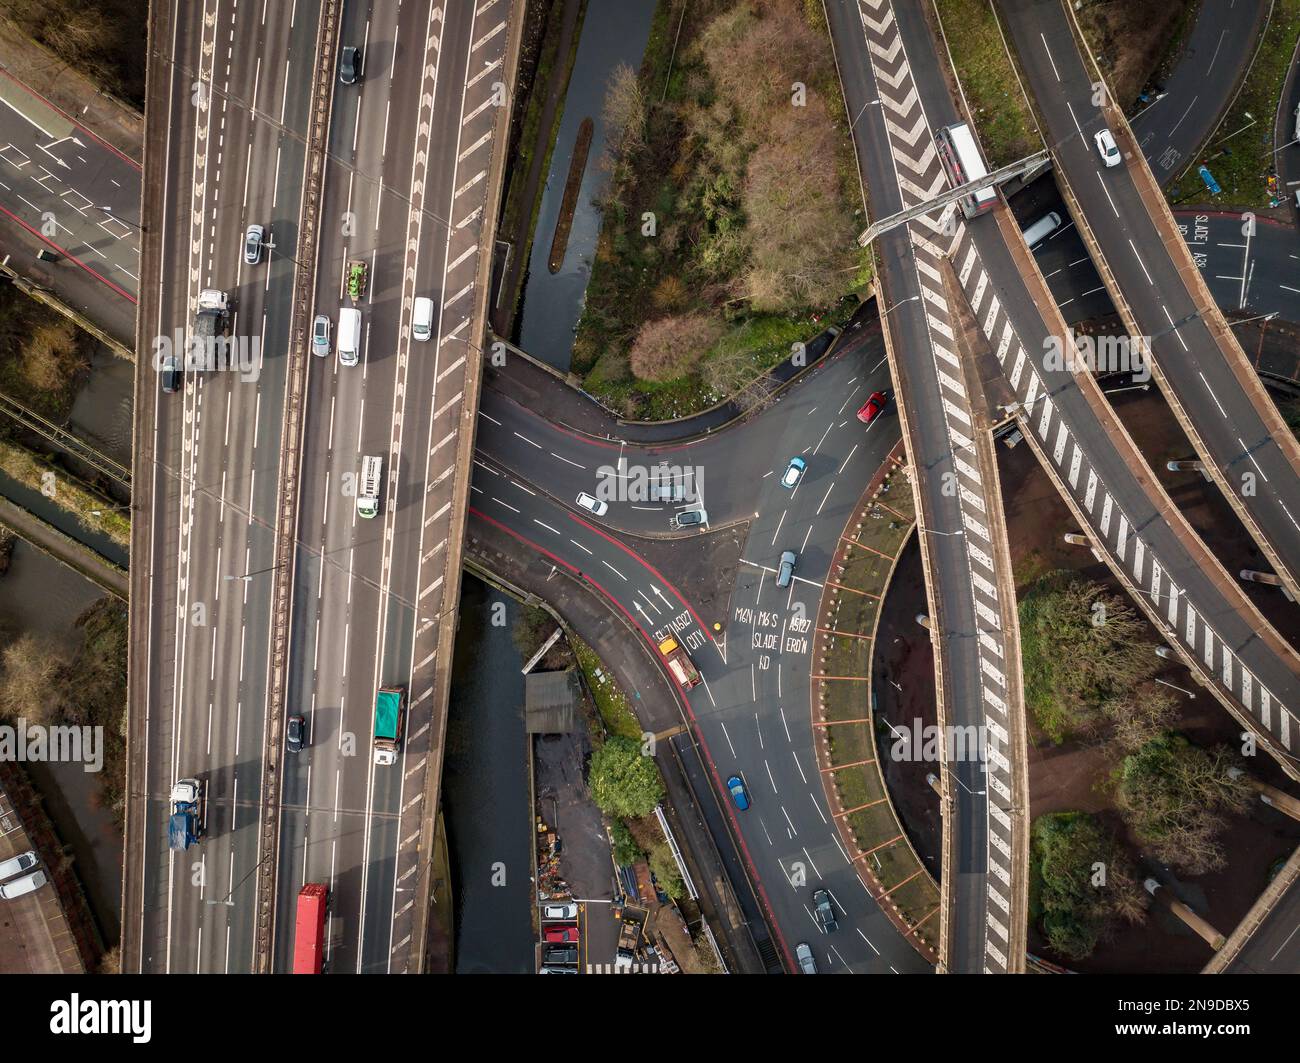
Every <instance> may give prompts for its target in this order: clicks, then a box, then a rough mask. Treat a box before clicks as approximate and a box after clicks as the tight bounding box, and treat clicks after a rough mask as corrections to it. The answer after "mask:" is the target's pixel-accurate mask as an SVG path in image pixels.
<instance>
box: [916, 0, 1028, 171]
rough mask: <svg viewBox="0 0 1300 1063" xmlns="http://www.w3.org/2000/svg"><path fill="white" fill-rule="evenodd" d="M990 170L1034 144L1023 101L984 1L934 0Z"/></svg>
mask: <svg viewBox="0 0 1300 1063" xmlns="http://www.w3.org/2000/svg"><path fill="white" fill-rule="evenodd" d="M935 8H936V9H937V11H938V13H939V20H940V22H941V23H942V25H943V32H944V36H945V37H946V39H947V41H948V50H949V52H951V53H952V61H953V65H954V66H955V67H956V69H957V78H958V80H959V81H960V82H961V85H962V90H963V91H964V92H965V94H966V102H967V103H968V104H969V106H970V109H971V116H972V117H973V118H974V120H975V126H976V129H977V130H978V132H979V138H980V143H981V144H982V145H983V147H984V152H985V154H986V155H988V162H989V168H990V169H997V168H998V167H999V166H1006V165H1007V164H1008V163H1012V162H1015V161H1016V160H1017V159H1023V158H1024V157H1025V156H1026V155H1030V154H1032V153H1033V152H1035V151H1037V150H1038V149H1039V142H1038V136H1037V134H1036V133H1035V132H1034V122H1033V118H1032V117H1031V116H1030V114H1029V105H1028V104H1026V103H1025V98H1024V95H1023V94H1022V93H1021V91H1020V84H1019V82H1018V81H1017V80H1016V72H1015V70H1014V69H1013V68H1012V66H1011V60H1010V58H1009V57H1008V56H1007V51H1006V47H1005V46H1004V44H1003V41H1002V34H1001V33H1000V32H999V30H998V23H997V18H996V17H995V15H994V13H993V9H992V8H991V7H990V6H989V3H988V0H935Z"/></svg>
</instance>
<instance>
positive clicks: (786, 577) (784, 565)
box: [776, 550, 799, 587]
mask: <svg viewBox="0 0 1300 1063" xmlns="http://www.w3.org/2000/svg"><path fill="white" fill-rule="evenodd" d="M798 560H799V555H798V554H796V553H795V552H794V551H793V550H787V551H786V552H785V553H783V554H782V555H781V567H780V568H778V569H777V570H776V585H777V586H778V587H788V586H790V581H791V580H792V579H794V565H795V562H796V561H798Z"/></svg>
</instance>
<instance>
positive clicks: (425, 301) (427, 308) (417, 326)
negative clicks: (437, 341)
mask: <svg viewBox="0 0 1300 1063" xmlns="http://www.w3.org/2000/svg"><path fill="white" fill-rule="evenodd" d="M432 335H433V300H432V299H430V298H428V297H427V296H424V295H421V296H420V297H419V298H418V299H416V300H415V307H414V308H413V309H412V310H411V338H412V339H414V340H419V341H420V342H421V343H423V342H424V341H425V340H427V339H428V338H429V337H430V336H432Z"/></svg>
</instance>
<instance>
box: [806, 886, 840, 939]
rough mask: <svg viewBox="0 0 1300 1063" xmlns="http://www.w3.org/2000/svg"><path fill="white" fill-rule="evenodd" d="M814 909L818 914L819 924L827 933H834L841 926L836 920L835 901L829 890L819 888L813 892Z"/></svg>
mask: <svg viewBox="0 0 1300 1063" xmlns="http://www.w3.org/2000/svg"><path fill="white" fill-rule="evenodd" d="M813 911H814V912H815V913H816V915H817V924H818V925H819V926H820V927H821V928H822V930H823V931H825V932H826V933H827V934H833V933H835V931H837V930H838V929H839V928H840V924H839V923H838V922H836V920H835V902H834V901H832V900H831V895H830V891H829V890H818V891H817V892H816V893H814V894H813Z"/></svg>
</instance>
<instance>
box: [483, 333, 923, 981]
mask: <svg viewBox="0 0 1300 1063" xmlns="http://www.w3.org/2000/svg"><path fill="white" fill-rule="evenodd" d="M887 384H888V376H887V369H886V367H885V364H884V350H883V344H882V343H881V340H880V336H879V333H878V331H874V334H868V335H866V336H864V337H862V338H860V339H857V338H854V339H853V340H852V342H849V343H846V344H845V345H844V347H843V348H842V350H841V352H840V353H837V354H833V355H831V356H830V358H829V359H828V360H827V362H826V363H824V364H823V365H821V366H820V367H818V368H817V369H816V370H815V371H814V372H812V373H811V374H810V375H809V377H808V378H806V379H805V380H802V381H800V382H799V383H798V384H797V385H795V386H794V387H793V388H792V389H791V390H790V391H788V392H787V393H786V394H785V396H784V397H783V399H782V401H781V403H779V404H778V405H776V406H775V407H772V408H770V409H768V410H766V411H765V412H764V413H762V414H761V415H759V416H757V417H755V418H753V419H751V420H749V421H746V422H743V423H741V424H740V425H738V426H735V427H732V428H729V429H726V430H724V431H722V432H720V433H718V434H716V435H714V436H711V437H709V438H707V439H705V440H702V441H700V442H699V443H697V444H693V445H692V446H691V447H690V448H689V453H690V465H691V467H692V468H695V469H700V470H703V472H704V476H703V480H704V483H706V484H707V485H708V486H707V488H706V491H705V501H706V505H708V506H709V507H711V508H713V509H715V510H718V511H719V512H725V513H727V514H728V515H729V516H734V517H736V518H740V517H742V516H743V517H747V518H749V519H750V521H751V523H750V524H749V527H748V535H747V538H746V541H745V544H744V548H743V551H742V562H741V566H740V572H739V575H738V577H737V580H736V583H735V586H734V588H732V589H731V594H730V605H729V609H728V611H727V613H726V614H725V615H719V616H716V617H715V616H712V615H710V616H701V615H700V613H699V611H698V610H697V609H696V608H695V607H694V605H693V604H692V602H691V601H690V600H689V599H688V598H687V597H686V596H685V595H684V594H682V592H681V591H680V589H679V588H678V587H677V585H676V582H675V580H674V576H673V572H672V571H669V570H668V569H666V568H663V567H655V566H652V565H651V564H650V563H649V562H648V561H646V560H645V559H644V557H643V556H642V553H641V552H639V551H638V549H637V539H636V538H634V537H632V536H630V535H626V534H624V535H623V536H616V535H614V534H613V533H612V531H611V529H612V528H614V527H620V526H626V525H627V524H628V523H629V522H634V521H641V520H643V519H644V521H645V523H646V524H649V525H653V526H654V527H655V528H657V529H661V528H663V525H664V523H665V521H666V517H665V515H664V513H663V512H662V511H660V512H658V513H647V515H645V516H644V517H642V512H643V511H641V510H639V509H635V508H634V507H633V505H632V504H631V503H630V502H626V503H620V502H616V503H612V504H611V506H610V509H609V511H608V513H607V514H606V515H605V516H604V517H602V518H595V517H593V516H592V515H591V514H589V513H586V512H583V511H581V510H579V509H577V507H576V506H575V505H574V498H575V497H576V495H575V494H574V489H575V488H577V489H578V490H584V489H585V490H586V491H588V492H591V491H592V490H593V489H594V488H595V486H596V483H597V470H598V468H599V466H600V465H601V464H602V463H604V462H606V461H607V460H608V457H609V455H610V453H611V451H610V448H609V446H608V444H602V443H601V442H600V441H596V440H587V439H584V438H579V437H574V436H563V433H559V434H558V436H557V435H551V434H549V433H548V434H547V435H546V436H545V437H544V439H538V440H533V441H532V442H525V443H522V444H521V443H519V442H518V441H517V440H514V433H513V430H512V429H511V428H510V425H511V424H517V425H519V426H520V428H521V430H522V433H521V434H524V435H528V433H530V432H531V433H535V434H539V435H540V434H541V433H540V429H541V427H542V426H540V425H539V424H537V423H534V421H532V420H530V419H525V415H524V413H523V411H522V408H521V407H517V406H514V405H513V404H511V405H509V406H507V405H505V404H504V403H502V402H500V401H497V399H496V398H494V397H492V396H491V395H488V396H485V401H484V404H483V408H482V410H481V411H480V421H481V424H480V429H479V437H478V440H479V458H478V459H477V461H476V469H475V475H474V483H473V507H474V512H475V514H476V516H478V517H479V519H482V520H485V521H489V522H490V523H492V524H493V525H494V526H498V527H502V528H504V529H506V530H507V531H508V532H509V533H510V534H511V535H512V537H513V538H514V539H515V541H516V542H518V543H519V544H520V545H521V546H522V547H525V548H527V549H529V550H533V551H537V552H539V553H541V554H542V555H543V556H545V557H547V558H549V559H551V561H552V563H554V564H555V565H557V566H560V567H562V568H564V569H565V570H566V571H568V572H569V573H570V574H573V575H577V576H578V578H581V579H582V580H584V581H585V582H586V583H588V584H589V585H590V586H592V587H594V588H595V589H596V590H597V592H598V593H600V594H601V595H602V596H603V597H604V598H605V600H606V601H607V602H609V604H610V606H611V608H613V609H616V610H618V611H619V612H621V613H622V614H623V615H624V616H625V617H626V618H627V619H628V620H629V622H630V623H631V624H632V625H634V627H635V628H636V629H637V630H638V631H639V632H640V633H641V634H642V636H643V637H644V638H645V639H646V640H647V643H653V644H657V642H658V640H659V639H661V638H662V637H664V636H665V635H666V634H668V633H673V634H675V635H676V637H677V638H678V640H679V641H680V642H681V643H682V644H683V645H684V646H686V647H687V649H688V651H689V652H690V654H691V656H692V659H693V660H694V662H695V664H696V666H697V667H698V669H699V670H700V672H701V674H702V676H703V682H702V683H701V684H700V685H699V686H697V687H695V688H694V689H693V690H691V691H689V692H682V693H681V696H682V698H683V712H684V714H685V715H686V716H687V718H689V719H690V720H691V721H692V722H693V724H694V729H695V734H696V736H697V738H698V740H699V742H700V744H701V746H702V747H703V750H704V753H705V759H706V762H707V763H708V765H709V767H710V775H711V782H712V785H713V787H714V789H715V793H717V794H718V795H719V797H720V799H721V803H722V807H723V808H724V810H725V812H726V813H727V815H728V817H729V819H730V822H731V825H732V829H733V830H734V831H736V832H737V834H738V836H739V838H740V839H741V848H742V851H743V853H744V858H745V860H746V861H747V863H748V865H749V868H750V871H751V874H752V876H753V878H754V880H755V881H756V883H757V885H758V889H759V892H760V895H761V897H762V899H763V903H764V905H765V906H766V907H767V909H768V911H769V913H770V914H771V916H772V917H773V919H774V921H775V924H776V927H777V930H778V936H779V938H780V943H781V946H782V948H783V951H784V953H785V958H786V963H787V965H788V966H790V965H792V963H793V949H794V946H795V944H797V943H799V942H801V941H808V942H809V943H810V944H811V945H812V946H813V949H814V952H815V954H816V955H817V957H818V963H819V967H820V969H821V970H823V971H835V970H852V971H859V972H861V971H889V970H897V971H917V970H922V969H924V967H925V965H924V963H923V961H922V960H921V959H920V957H919V956H918V955H917V954H916V952H915V951H914V950H913V949H912V948H911V946H910V945H908V944H907V943H906V942H905V941H903V939H902V938H901V936H900V935H899V934H898V933H897V931H895V929H894V928H893V926H892V924H890V923H889V921H888V920H887V919H886V918H885V916H884V915H883V914H882V913H881V912H880V910H879V909H878V908H877V906H876V905H875V902H874V901H873V900H872V899H871V897H870V894H869V893H868V891H867V889H866V887H865V885H864V884H863V883H862V882H861V881H860V880H859V879H858V877H857V874H856V872H855V870H854V868H853V866H852V864H851V862H850V861H849V859H848V857H847V854H846V853H845V852H844V850H843V849H842V847H841V845H840V842H839V839H838V836H837V833H836V831H835V828H834V825H833V824H832V823H831V821H830V819H829V816H828V811H827V808H826V805H825V798H824V793H823V790H822V787H821V783H820V779H819V775H818V769H817V762H816V758H815V756H814V753H813V747H812V742H813V737H812V725H811V706H810V704H809V691H810V688H809V665H808V660H807V657H808V653H809V652H810V647H811V641H812V640H811V636H810V633H809V631H810V628H811V623H812V621H811V617H812V616H813V615H815V612H816V608H817V602H818V600H819V599H820V595H821V589H822V582H823V580H824V578H825V574H826V570H827V567H828V565H829V563H830V558H831V556H832V553H833V551H834V548H835V545H836V542H837V540H838V536H839V535H840V533H841V531H842V529H843V526H844V524H845V522H846V521H847V519H848V518H849V516H850V515H851V514H852V512H853V508H854V506H855V505H856V503H857V501H858V498H859V496H860V494H861V490H862V486H863V485H864V484H865V483H866V482H867V481H868V480H869V479H870V476H871V474H872V473H873V472H874V471H875V469H876V468H877V467H878V466H879V465H880V463H881V462H882V461H883V459H884V457H885V455H886V454H888V452H889V450H890V449H891V448H892V446H893V445H894V443H895V442H896V441H897V438H898V435H897V422H896V421H895V420H894V419H893V418H892V416H889V415H886V416H884V417H882V418H880V419H878V420H877V421H876V422H874V423H873V424H872V425H871V426H869V427H864V426H863V425H862V424H861V423H860V422H858V421H857V420H856V419H855V417H854V416H853V415H854V413H855V411H856V409H857V407H858V406H859V405H861V403H862V402H863V401H865V398H866V396H867V395H868V394H870V392H871V391H873V390H878V389H881V388H885V387H886V386H887ZM489 411H494V412H491V413H490V412H489ZM495 414H504V415H505V416H506V417H509V418H510V420H504V419H502V418H498V420H501V421H502V423H501V424H500V425H494V424H493V423H492V421H491V419H490V418H492V417H493V416H495ZM561 436H563V438H564V442H560V437H561ZM532 443H537V444H540V445H532ZM553 444H554V445H555V446H563V447H564V448H565V449H564V450H562V451H559V452H557V453H556V454H553V453H552V452H551V450H550V449H549V448H550V447H551V446H552V445H553ZM498 445H499V446H500V447H501V451H500V453H498V452H497V450H496V449H495V448H496V447H497V446H498ZM521 447H522V448H523V449H520V448H521ZM612 453H613V454H614V455H618V453H619V451H618V448H617V447H615V448H613V450H612ZM557 454H562V455H563V456H564V457H565V458H567V459H568V460H559V457H558V456H557ZM623 454H624V457H625V458H626V459H627V460H626V462H625V468H626V469H628V470H632V469H635V468H636V467H637V466H638V464H639V463H640V462H642V461H646V462H657V461H658V460H659V459H660V457H661V456H662V451H661V450H655V451H644V452H642V451H638V450H637V449H635V448H625V450H624V452H623ZM739 455H744V456H745V458H744V460H743V461H736V460H735V459H736V458H737V456H739ZM795 455H802V456H803V457H804V458H805V460H806V461H807V462H808V469H807V472H806V473H805V475H804V478H803V480H802V481H801V482H800V483H799V484H798V486H797V487H796V488H795V489H794V491H793V492H792V491H790V490H789V489H787V488H785V487H783V486H781V484H780V476H781V474H782V473H783V472H784V471H785V469H786V466H787V464H788V461H789V459H790V458H791V457H793V456H795ZM579 466H581V468H579ZM715 469H716V470H719V471H718V472H717V473H714V472H713V471H712V470H715ZM723 470H725V472H724V471H723ZM693 534H700V533H693ZM691 537H692V536H691V535H690V534H686V535H680V536H678V537H675V538H674V539H673V547H674V549H681V550H682V551H690V550H691ZM784 549H793V550H795V551H796V552H797V553H798V554H799V561H798V567H797V570H796V575H795V579H794V582H793V583H792V585H791V587H790V588H788V589H777V588H776V587H775V585H774V577H775V569H776V565H777V561H778V559H779V555H780V553H781V552H782V550H784ZM683 564H688V562H686V561H685V560H684V561H683ZM715 622H717V623H721V625H722V631H721V633H720V634H715V632H714V630H713V624H714V623H715ZM656 652H657V651H656ZM732 774H741V775H743V777H744V778H745V780H746V782H747V785H748V789H749V791H750V796H751V800H752V805H751V807H750V808H749V809H748V810H747V811H743V812H742V811H739V810H738V809H737V808H736V807H735V805H734V804H733V803H732V802H731V799H730V797H729V796H728V795H727V793H726V788H725V785H724V783H725V780H726V779H727V778H728V777H729V776H731V775H732ZM822 887H825V888H828V889H830V890H831V892H832V894H833V896H834V897H835V900H836V904H837V905H838V908H839V912H840V929H839V931H838V932H837V933H835V934H833V935H822V934H821V933H820V931H819V929H818V926H817V924H816V921H815V920H814V919H813V917H812V910H811V894H812V892H813V891H814V890H815V889H818V888H822Z"/></svg>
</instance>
